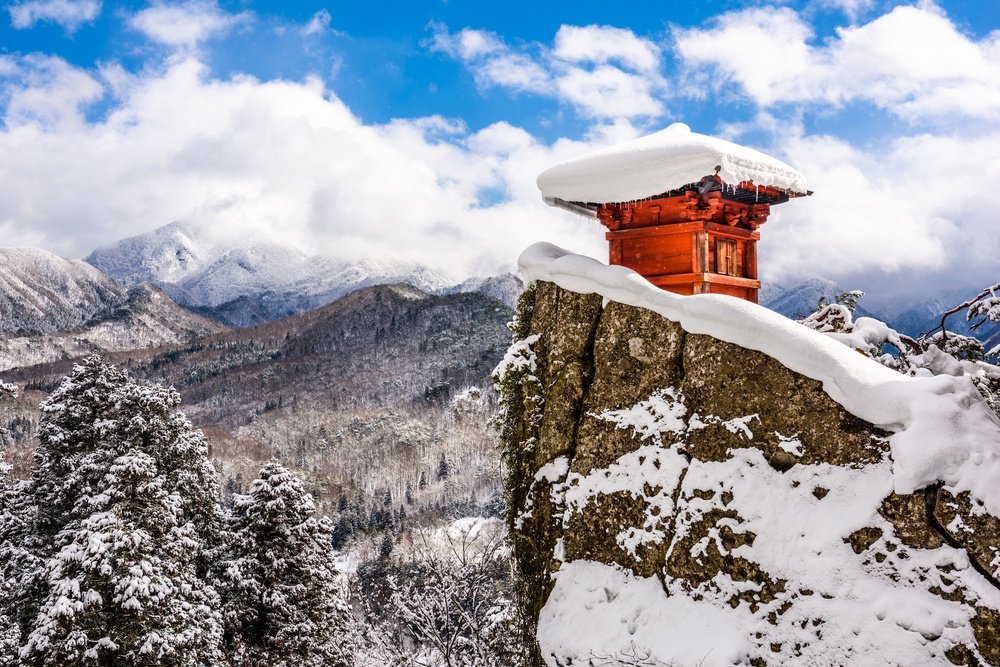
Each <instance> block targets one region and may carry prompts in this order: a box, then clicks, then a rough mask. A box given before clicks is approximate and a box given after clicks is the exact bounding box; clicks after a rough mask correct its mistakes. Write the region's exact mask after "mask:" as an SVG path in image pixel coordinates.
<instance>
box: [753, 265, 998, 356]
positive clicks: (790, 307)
mask: <svg viewBox="0 0 1000 667" xmlns="http://www.w3.org/2000/svg"><path fill="white" fill-rule="evenodd" d="M858 287H860V288H861V289H864V287H865V286H864V285H861V286H855V285H852V286H848V287H844V286H842V285H839V284H837V283H835V282H834V281H832V280H826V279H824V278H809V279H807V280H803V281H801V282H799V283H796V284H794V285H792V286H791V287H782V286H778V285H764V287H762V288H761V290H760V305H762V306H764V307H765V308H770V309H771V310H773V311H774V312H776V313H781V314H782V315H784V316H785V317H790V318H792V319H799V318H800V317H801V316H804V315H808V314H809V313H811V312H813V311H814V310H815V309H816V304H817V303H818V301H819V298H820V297H821V296H822V297H826V300H827V302H829V303H833V300H834V297H835V296H836V295H838V294H842V293H844V292H846V291H847V290H848V289H856V288H858ZM975 291H976V290H969V289H944V290H942V291H939V292H937V293H928V292H922V293H919V294H885V295H874V294H866V295H865V296H864V297H863V298H862V299H861V301H860V303H859V304H858V314H859V315H863V316H866V317H874V318H876V319H878V320H881V321H883V322H886V323H887V324H889V325H890V326H892V328H893V329H895V330H896V331H899V332H900V333H903V334H906V335H908V336H912V337H914V338H916V337H918V336H919V335H920V334H922V333H926V332H928V331H931V330H932V329H934V328H935V327H937V326H939V325H940V323H941V314H942V313H944V312H946V311H948V310H949V309H951V308H954V307H955V306H956V305H958V304H960V303H962V302H963V301H965V300H966V299H968V298H969V297H971V296H972V295H973V294H974V293H975ZM948 331H950V332H953V333H959V334H963V335H972V336H975V337H976V338H979V339H980V340H982V341H987V340H990V338H991V337H997V336H998V335H1000V326H998V325H992V324H987V325H984V326H983V327H982V328H981V329H979V330H977V331H974V332H970V331H969V325H968V322H966V321H965V314H964V313H956V314H955V315H953V316H951V317H950V318H948ZM987 347H989V346H987Z"/></svg>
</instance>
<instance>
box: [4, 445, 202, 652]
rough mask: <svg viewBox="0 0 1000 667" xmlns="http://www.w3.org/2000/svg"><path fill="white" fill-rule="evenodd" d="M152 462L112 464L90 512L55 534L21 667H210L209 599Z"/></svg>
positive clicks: (188, 532)
mask: <svg viewBox="0 0 1000 667" xmlns="http://www.w3.org/2000/svg"><path fill="white" fill-rule="evenodd" d="M166 483H167V482H166V479H165V477H164V476H163V475H161V474H160V471H159V468H158V465H157V462H156V460H155V459H154V458H153V457H152V456H150V455H149V454H147V453H145V452H142V451H139V450H136V449H132V450H129V451H128V452H127V453H125V454H124V455H122V456H119V457H118V458H117V459H115V461H114V463H113V464H112V465H111V469H110V471H109V472H108V473H107V474H106V475H105V477H104V480H103V481H102V483H101V485H100V489H99V490H98V492H97V493H96V494H95V495H94V496H93V497H91V498H88V499H86V500H85V501H84V502H85V504H86V505H87V507H88V508H90V511H91V514H90V515H89V516H87V517H86V518H85V519H83V520H82V521H81V523H80V525H79V527H76V528H72V527H68V528H66V529H64V530H63V531H62V532H61V533H60V535H59V538H58V539H57V542H58V543H59V544H60V547H61V548H60V550H59V552H58V553H57V554H56V555H55V557H54V558H53V559H51V560H50V561H49V563H48V577H49V579H48V583H49V590H48V596H47V597H46V599H45V601H44V603H43V604H42V606H41V609H40V611H39V613H38V616H37V617H36V619H35V623H34V627H33V629H32V632H31V634H30V635H29V636H28V640H27V643H26V645H25V646H24V647H23V648H22V649H21V652H20V655H21V661H22V664H28V665H39V666H41V665H45V666H49V665H66V666H68V665H94V666H97V665H136V666H138V665H149V666H150V667H152V666H153V665H212V664H217V663H218V662H219V658H220V650H221V639H222V623H221V617H220V616H219V612H218V611H217V609H218V596H217V595H216V593H215V591H214V590H213V589H212V588H211V587H210V586H208V585H207V584H206V583H205V582H204V581H203V580H201V579H199V578H198V576H197V574H196V572H195V564H194V557H195V555H196V554H197V549H196V548H195V547H196V546H197V544H198V543H199V540H198V536H197V534H196V532H195V528H194V525H193V524H192V523H191V522H187V523H183V524H182V523H180V522H181V520H182V517H183V501H182V500H181V497H180V495H179V494H178V493H177V492H176V491H174V492H172V493H168V492H167V490H166V488H165V487H166Z"/></svg>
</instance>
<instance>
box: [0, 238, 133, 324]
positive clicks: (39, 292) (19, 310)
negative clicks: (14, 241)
mask: <svg viewBox="0 0 1000 667" xmlns="http://www.w3.org/2000/svg"><path fill="white" fill-rule="evenodd" d="M126 299H127V293H126V290H125V289H124V288H123V287H122V286H121V285H119V284H118V283H116V282H115V281H114V280H112V279H111V278H109V277H108V276H106V275H104V274H103V273H101V272H100V271H99V270H97V269H95V268H94V267H93V266H91V265H90V264H87V263H85V262H82V261H80V260H73V259H63V258H62V257H56V256H55V255H53V254H51V253H49V252H46V251H44V250H39V249H37V248H0V333H6V332H18V331H20V332H26V333H32V332H33V333H47V332H52V331H59V330H63V329H67V328H70V327H74V326H79V325H81V324H83V323H84V322H87V321H88V320H91V319H93V318H94V317H96V316H98V315H100V314H103V313H107V312H110V311H111V310H113V309H115V308H117V307H119V306H121V305H122V304H124V303H125V301H126Z"/></svg>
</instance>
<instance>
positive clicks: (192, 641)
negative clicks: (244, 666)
mask: <svg viewBox="0 0 1000 667" xmlns="http://www.w3.org/2000/svg"><path fill="white" fill-rule="evenodd" d="M179 402H180V397H179V396H178V394H177V392H176V391H175V390H174V389H172V388H166V387H162V386H144V385H139V384H137V383H135V382H133V381H132V380H130V379H129V377H128V375H127V374H126V373H124V372H122V371H120V370H118V369H116V368H115V367H114V366H111V365H109V364H107V363H105V362H104V361H103V360H102V359H101V358H100V357H97V356H94V357H89V358H88V359H86V360H84V362H83V363H82V364H80V365H77V366H75V367H74V369H73V372H72V373H71V374H70V376H68V377H67V378H66V379H65V380H64V381H63V382H62V384H61V385H60V386H59V387H58V388H57V389H56V390H55V391H54V392H53V393H52V395H51V396H50V397H49V398H48V399H47V400H46V401H44V402H43V403H42V405H41V406H40V409H41V412H42V418H41V420H40V422H39V433H38V441H39V444H38V448H37V449H36V451H35V454H34V467H33V469H32V473H31V478H30V479H29V480H28V481H27V482H25V483H23V484H21V485H20V486H18V487H17V488H16V489H15V490H14V492H13V493H12V494H11V496H12V497H11V498H9V499H8V505H9V506H10V507H11V512H10V518H9V519H8V520H5V521H4V522H3V523H2V525H0V567H2V568H3V573H2V574H4V575H6V576H7V578H8V579H13V580H14V581H15V585H14V586H13V587H12V589H11V591H10V593H9V594H8V595H6V596H4V599H3V610H4V611H6V612H7V614H8V615H10V616H12V617H13V618H15V619H16V621H17V624H18V626H19V630H20V636H21V637H22V638H23V639H24V640H26V641H28V643H27V644H25V646H24V647H23V650H22V654H23V655H24V659H25V661H26V662H29V663H31V664H73V663H74V662H79V663H80V664H84V663H93V664H101V663H102V662H105V661H106V660H110V659H111V658H108V657H107V656H112V655H113V656H118V658H117V660H118V662H117V663H116V664H143V661H146V660H148V659H149V656H150V653H148V652H147V653H142V652H141V651H140V649H141V647H142V646H143V645H145V643H143V644H136V643H135V642H136V641H140V637H142V636H144V635H143V632H146V631H148V633H155V634H157V635H158V636H159V635H162V637H163V642H166V643H164V644H162V645H157V647H153V644H149V648H148V649H147V651H154V648H155V652H154V654H159V653H160V652H161V650H162V651H163V652H164V653H163V656H164V657H163V659H162V660H161V662H163V663H164V664H170V662H171V661H174V662H176V663H177V664H185V662H187V663H191V664H194V663H195V662H197V661H198V660H200V659H201V657H203V656H207V655H210V654H211V650H210V649H208V648H206V646H207V644H205V642H208V643H211V637H212V636H214V635H215V634H218V632H217V625H216V626H213V622H212V620H211V614H210V613H209V612H206V611H205V610H201V609H200V607H199V605H203V604H207V605H209V606H211V605H212V604H213V600H214V596H213V594H212V592H211V590H210V589H204V590H202V588H199V587H197V586H195V587H194V588H192V586H193V584H192V583H191V581H192V580H191V579H190V578H191V577H192V576H194V577H200V576H202V575H203V574H204V573H206V572H207V569H208V562H209V556H208V553H209V552H208V548H209V547H210V546H212V545H213V544H214V543H215V542H216V541H217V532H218V530H217V529H218V526H217V522H218V516H219V515H218V513H219V504H218V480H217V478H216V474H215V470H214V468H213V467H212V465H211V463H210V462H209V461H208V449H207V445H206V442H205V439H204V436H203V435H202V434H201V432H199V431H194V430H193V429H192V428H191V424H190V422H188V420H187V419H186V418H185V417H184V415H182V414H180V413H178V412H176V410H175V409H176V407H177V405H178V404H179ZM130 466H131V467H130ZM130 471H131V472H130ZM129 502H136V503H140V505H141V507H131V506H129V505H128V503H129ZM109 540H110V541H109ZM126 541H130V542H131V544H132V545H131V546H129V545H128V544H126ZM74 545H75V546H74ZM91 548H94V549H103V550H105V553H103V554H91V553H90V552H89V549H91ZM151 554H152V555H154V556H155V557H156V559H155V560H150V557H151V556H150V555H151ZM85 556H86V557H85ZM74 559H76V560H74ZM80 559H82V560H80ZM93 559H97V560H93ZM101 559H108V560H101ZM70 561H73V562H70ZM95 567H99V570H94V569H93V568H95ZM134 567H138V568H140V569H143V568H147V567H149V568H152V569H151V570H150V572H151V573H153V574H155V576H156V577H168V578H171V581H170V582H167V583H162V582H161V583H158V584H156V586H155V587H154V588H155V590H156V591H158V593H156V595H160V596H167V597H170V595H173V594H174V593H177V592H183V595H182V596H181V597H180V598H178V599H176V600H168V599H162V600H161V599H157V601H156V603H155V604H154V603H153V602H151V601H150V600H146V601H145V602H143V598H141V597H138V598H135V599H136V601H137V602H128V600H129V598H126V597H121V598H120V599H119V597H118V594H117V593H115V591H117V590H118V589H117V585H118V583H119V581H121V580H127V579H128V577H131V576H133V574H134V573H133V571H132V569H131V568H134ZM192 568H193V570H192ZM98 571H99V572H100V576H101V577H104V578H105V580H104V581H103V582H102V583H98V582H96V581H95V580H94V577H95V576H97V575H96V574H95V573H96V572H98ZM192 573H193V574H192ZM123 578H124V579H123ZM150 581H153V580H152V579H150ZM158 581H159V580H158ZM164 581H165V580H164ZM66 586H69V587H70V588H73V590H75V588H74V587H76V586H80V595H84V593H85V592H87V591H91V593H88V595H89V597H88V598H80V599H78V600H75V602H72V603H71V602H69V600H70V599H71V598H69V597H66V595H60V594H59V592H60V591H63V592H65V590H67V589H66V588H65V587H66ZM151 595H152V593H151ZM133 597H134V596H133ZM98 598H100V599H98ZM127 602H128V604H129V607H122V605H125V604H126V603H127ZM136 603H138V604H140V605H141V607H142V608H141V609H136V608H134V605H135V604H136ZM67 605H69V606H68V607H67ZM188 605H194V606H196V607H199V611H198V612H197V613H194V612H193V611H191V610H188V611H190V612H191V613H187V612H185V613H186V614H187V615H186V616H185V614H181V616H178V617H176V618H168V617H169V614H170V613H171V610H173V611H177V610H178V609H181V608H184V609H186V608H187V606H188ZM70 611H72V613H69V612H70ZM209 611H210V610H209ZM203 612H204V613H203ZM205 614H207V615H205ZM130 615H132V616H141V617H144V618H143V619H142V623H144V624H145V625H142V627H143V628H146V630H142V631H140V630H139V629H137V628H138V627H139V626H136V625H134V624H135V623H139V621H138V620H136V619H134V618H132V619H130V618H129V616H130ZM94 616H104V617H106V619H107V622H108V623H111V622H119V621H120V622H122V623H123V624H125V625H128V624H129V623H132V624H133V625H132V626H130V627H133V630H134V632H133V634H131V635H129V637H131V639H130V640H129V642H125V643H121V642H118V641H117V640H115V639H111V638H110V637H111V636H112V635H113V634H114V633H113V632H112V630H111V629H110V627H109V626H106V625H105V626H102V625H101V623H98V622H97V621H95V620H94V618H93V617H94ZM192 623H194V624H195V625H197V626H198V627H197V628H195V627H194V626H191V625H190V624H192ZM185 627H189V628H190V632H189V631H188V630H184V629H183V628H185ZM213 627H215V629H213ZM102 633H103V634H102ZM98 635H100V636H98ZM115 636H117V635H115ZM171 637H172V638H173V639H171ZM29 638H30V640H29ZM105 638H107V639H108V641H106V642H104V643H103V644H102V645H101V648H95V645H94V644H92V642H98V641H101V640H103V639H105ZM175 640H176V641H175ZM141 641H142V642H145V641H146V640H145V639H142V640H141ZM156 641H160V640H156ZM67 642H69V643H72V644H73V645H74V646H76V648H77V649H78V652H76V653H74V652H73V650H76V649H70V648H69V647H68V646H69V644H67ZM108 642H110V643H113V644H115V645H116V647H115V648H114V649H111V647H110V644H109V643H108ZM154 643H156V642H154ZM168 644H169V646H168ZM49 648H51V650H52V651H54V653H52V654H50V653H48V650H49ZM166 653H171V655H173V656H174V657H171V658H170V659H169V660H167V658H166ZM73 656H75V657H73ZM125 656H132V657H125ZM192 661H193V662H192ZM108 664H110V663H108Z"/></svg>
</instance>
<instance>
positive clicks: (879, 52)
mask: <svg viewBox="0 0 1000 667" xmlns="http://www.w3.org/2000/svg"><path fill="white" fill-rule="evenodd" d="M813 36H814V35H813V32H812V29H811V27H810V26H809V25H808V24H806V23H805V22H804V21H803V20H802V19H801V18H800V16H799V15H798V14H796V13H795V12H794V11H793V10H791V9H789V8H779V9H767V10H765V9H747V10H742V11H738V12H730V13H727V14H723V15H722V16H720V17H719V18H718V19H717V20H716V21H715V25H714V26H713V27H711V28H709V29H704V30H703V29H697V28H695V29H689V30H676V31H675V39H676V49H677V53H678V54H679V55H680V56H681V57H682V58H683V59H684V61H685V62H686V64H687V65H688V67H690V68H692V69H694V70H696V71H700V73H701V75H702V76H701V77H700V78H699V79H698V80H699V82H700V83H701V84H704V83H705V82H713V83H714V85H715V86H716V87H718V86H720V85H721V84H724V83H729V82H733V83H736V84H738V85H739V86H740V87H741V88H742V89H743V91H744V92H745V93H746V94H747V95H749V96H750V97H751V98H753V100H754V101H755V102H756V103H757V104H760V105H761V106H764V107H769V106H773V105H776V104H782V103H806V104H816V105H835V106H839V105H843V104H846V103H848V102H852V101H855V100H862V101H867V102H870V103H872V104H875V105H876V106H878V107H880V108H883V109H886V110H888V111H889V112H891V113H893V114H896V115H897V116H899V117H900V118H903V119H906V120H911V121H912V120H927V119H937V120H940V119H945V118H947V117H948V116H949V115H951V114H960V115H964V116H970V117H976V118H988V119H995V118H998V117H1000V92H998V91H1000V32H994V33H992V34H991V35H989V36H987V37H986V38H984V39H982V40H979V41H976V40H973V39H971V38H970V37H968V36H966V35H964V34H962V33H961V32H960V31H959V30H958V29H957V28H956V27H955V25H954V24H953V23H952V22H951V21H950V20H949V19H948V18H947V16H945V15H944V14H943V13H942V12H941V11H940V10H939V9H938V8H937V7H936V6H935V5H933V4H932V3H929V2H928V3H922V4H921V5H920V6H918V7H911V6H901V7H896V8H895V9H893V10H892V11H891V12H889V13H888V14H884V15H882V16H880V17H878V18H876V19H875V20H873V21H871V22H869V23H867V24H864V25H860V26H851V27H847V28H840V29H838V30H837V37H836V38H834V39H831V40H829V41H827V42H824V43H823V44H821V45H814V44H812V43H811V42H812V41H813Z"/></svg>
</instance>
